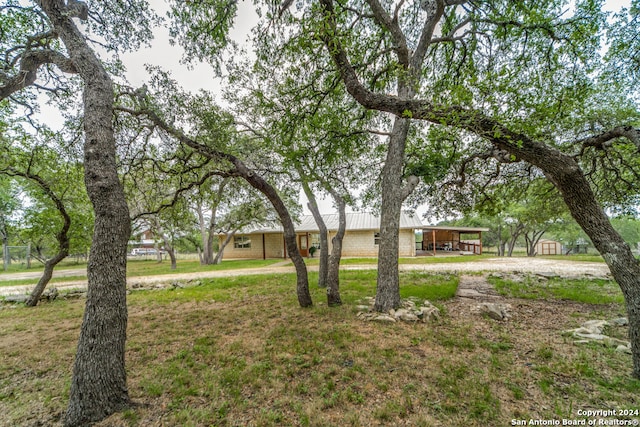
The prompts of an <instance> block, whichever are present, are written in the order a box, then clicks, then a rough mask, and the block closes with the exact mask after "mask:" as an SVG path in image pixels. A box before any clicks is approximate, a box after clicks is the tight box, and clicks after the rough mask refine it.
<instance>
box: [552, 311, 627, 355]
mask: <svg viewBox="0 0 640 427" xmlns="http://www.w3.org/2000/svg"><path fill="white" fill-rule="evenodd" d="M628 323H629V322H628V320H627V318H626V317H620V318H617V319H613V320H611V321H609V322H608V321H606V320H588V321H586V322H584V323H583V324H582V326H580V327H579V328H576V329H569V330H566V331H564V333H566V334H571V336H573V337H574V338H577V340H576V341H575V343H576V344H581V343H588V342H600V343H602V344H604V345H606V346H607V347H615V348H616V351H620V352H623V353H631V343H630V342H629V341H625V340H620V339H617V338H612V337H610V336H607V335H605V334H604V333H603V332H604V329H605V327H607V326H625V325H627V324H628Z"/></svg>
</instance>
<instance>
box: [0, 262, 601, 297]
mask: <svg viewBox="0 0 640 427" xmlns="http://www.w3.org/2000/svg"><path fill="white" fill-rule="evenodd" d="M281 264H282V263H279V264H275V265H271V266H268V267H262V268H247V269H238V270H217V271H201V272H197V273H183V274H164V275H160V276H141V277H131V278H129V279H127V285H128V286H132V285H134V284H135V285H146V284H152V283H162V282H165V283H166V282H172V281H174V280H194V279H205V278H216V277H231V276H244V275H254V274H277V273H293V272H294V271H295V270H294V268H293V266H292V265H291V264H290V263H288V265H281ZM342 269H343V270H374V269H376V265H375V264H367V265H365V264H363V265H345V266H343V267H342ZM317 270H318V267H317V266H311V267H309V271H317ZM400 270H402V271H424V272H478V271H501V272H521V273H533V274H535V273H553V274H555V275H558V276H562V277H610V273H609V268H608V267H607V265H606V264H604V263H598V262H574V261H567V260H563V259H558V260H554V259H542V258H490V259H485V260H482V261H468V262H457V263H438V264H401V265H400ZM79 272H80V273H84V271H83V270H62V271H60V272H56V273H55V274H54V277H61V276H65V275H67V276H70V275H78V273H79ZM8 276H11V279H9V277H8ZM34 277H38V274H35V276H34V273H16V274H11V275H2V279H4V280H15V279H25V278H34ZM55 287H56V288H58V289H59V290H69V289H86V287H87V281H86V280H78V281H69V282H63V283H56V284H55ZM32 288H33V285H20V286H0V296H6V295H17V294H25V293H29V292H31V289H32Z"/></svg>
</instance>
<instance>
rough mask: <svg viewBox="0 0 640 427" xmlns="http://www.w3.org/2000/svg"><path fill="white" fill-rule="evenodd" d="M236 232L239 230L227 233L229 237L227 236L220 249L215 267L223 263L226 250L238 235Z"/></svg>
mask: <svg viewBox="0 0 640 427" xmlns="http://www.w3.org/2000/svg"><path fill="white" fill-rule="evenodd" d="M236 231H237V230H233V231H231V232H230V233H227V235H226V236H225V239H224V242H222V244H221V245H220V247H219V248H218V253H217V254H216V257H215V258H214V259H213V264H214V265H219V264H220V263H221V262H222V257H223V256H224V249H225V248H226V247H227V245H228V244H229V243H230V242H231V239H233V236H235V235H236Z"/></svg>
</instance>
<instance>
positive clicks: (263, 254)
mask: <svg viewBox="0 0 640 427" xmlns="http://www.w3.org/2000/svg"><path fill="white" fill-rule="evenodd" d="M264 241H265V238H264V233H262V259H267V247H266V246H265V243H264Z"/></svg>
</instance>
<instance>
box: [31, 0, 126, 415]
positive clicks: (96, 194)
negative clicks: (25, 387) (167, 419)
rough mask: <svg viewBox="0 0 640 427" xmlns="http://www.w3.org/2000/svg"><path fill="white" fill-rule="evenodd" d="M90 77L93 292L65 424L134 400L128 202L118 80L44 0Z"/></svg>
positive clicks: (58, 8)
mask: <svg viewBox="0 0 640 427" xmlns="http://www.w3.org/2000/svg"><path fill="white" fill-rule="evenodd" d="M40 4H41V5H42V8H43V9H44V11H45V13H46V14H47V15H48V17H49V19H50V20H51V23H52V24H53V27H54V29H55V31H56V32H57V33H58V34H59V36H60V38H61V40H62V42H63V43H64V44H65V46H66V48H67V51H68V52H69V55H70V57H71V60H72V62H73V64H74V66H75V67H76V69H77V71H78V73H79V74H80V76H81V77H82V79H83V81H84V85H85V87H84V96H83V99H84V131H85V145H84V168H85V185H86V187H87V194H88V195H89V198H90V200H91V203H92V204H93V208H94V211H95V226H94V233H93V242H92V245H91V252H90V255H89V261H88V264H87V280H88V292H87V302H86V305H85V312H84V317H83V321H82V327H81V330H80V338H79V340H78V348H77V354H76V359H75V364H74V367H73V377H72V380H71V395H70V400H69V406H68V408H67V411H66V413H65V415H64V425H65V426H80V425H87V424H90V423H92V422H94V421H98V420H101V419H103V418H105V417H107V416H109V415H111V414H112V413H114V412H116V411H119V410H122V409H124V408H126V407H128V406H130V405H131V400H130V399H129V393H128V390H127V379H126V371H125V341H126V331H127V301H126V295H127V293H126V264H127V241H128V239H129V236H130V234H131V224H130V221H129V210H128V207H127V203H126V200H125V195H124V191H123V188H122V186H121V184H120V180H119V179H118V173H117V166H116V146H115V138H114V134H113V127H112V117H113V83H112V82H111V78H110V77H109V74H107V72H106V71H105V69H104V68H103V66H102V64H101V62H100V60H99V59H98V58H97V57H96V55H95V54H94V52H93V51H92V50H91V49H90V48H89V46H88V45H87V44H86V42H85V40H84V37H83V35H82V34H81V33H80V32H79V31H78V29H77V28H76V26H75V24H74V23H73V22H72V21H71V17H70V16H69V15H68V13H67V10H65V4H64V3H63V2H62V1H60V0H42V1H41V2H40Z"/></svg>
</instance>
